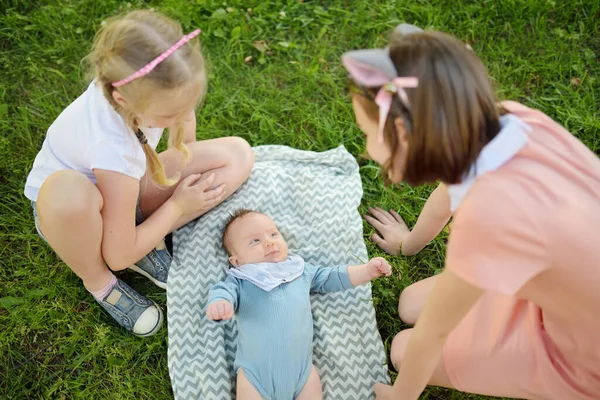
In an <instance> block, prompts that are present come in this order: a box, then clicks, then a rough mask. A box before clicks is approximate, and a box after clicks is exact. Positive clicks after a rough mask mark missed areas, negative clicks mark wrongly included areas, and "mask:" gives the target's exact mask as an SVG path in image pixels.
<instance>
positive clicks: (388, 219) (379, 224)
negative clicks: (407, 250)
mask: <svg viewBox="0 0 600 400" xmlns="http://www.w3.org/2000/svg"><path fill="white" fill-rule="evenodd" d="M369 212H370V213H371V215H372V216H371V215H364V218H365V219H366V220H367V222H368V223H369V224H371V226H373V228H375V229H376V230H377V232H379V234H377V233H374V234H373V236H371V239H372V240H373V241H374V242H375V244H377V245H378V246H379V247H381V249H382V250H383V251H385V252H386V253H388V254H391V255H393V256H397V255H399V254H400V252H401V250H402V242H403V241H404V240H405V239H406V238H407V237H408V235H410V229H408V227H407V226H406V224H405V223H404V220H403V219H402V217H401V216H400V215H398V213H396V211H394V210H390V211H389V212H387V211H385V210H382V209H381V208H379V207H377V208H371V207H369ZM380 235H381V236H380Z"/></svg>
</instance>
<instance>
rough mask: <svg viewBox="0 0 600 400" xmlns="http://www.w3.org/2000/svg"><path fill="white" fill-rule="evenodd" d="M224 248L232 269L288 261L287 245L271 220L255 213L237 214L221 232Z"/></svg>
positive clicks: (243, 212)
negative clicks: (246, 265) (245, 265)
mask: <svg viewBox="0 0 600 400" xmlns="http://www.w3.org/2000/svg"><path fill="white" fill-rule="evenodd" d="M223 247H224V248H225V250H226V251H227V254H229V262H230V263H231V265H233V266H234V267H239V266H241V265H244V264H254V263H262V262H282V261H285V260H286V259H287V256H288V246H287V243H286V242H285V240H284V239H283V236H281V233H280V232H279V230H278V229H277V225H275V222H273V220H272V219H271V218H270V217H269V216H267V215H265V214H263V213H261V212H257V211H252V210H246V209H242V210H238V211H236V212H235V213H234V214H233V215H232V216H231V218H230V219H229V221H227V224H226V225H225V230H224V231H223Z"/></svg>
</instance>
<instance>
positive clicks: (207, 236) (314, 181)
mask: <svg viewBox="0 0 600 400" xmlns="http://www.w3.org/2000/svg"><path fill="white" fill-rule="evenodd" d="M254 152H255V155H256V164H255V167H254V169H253V171H252V174H251V176H250V179H248V181H247V182H246V183H245V184H244V185H243V186H242V187H241V188H240V189H239V190H238V191H237V192H236V193H235V194H234V195H233V196H232V197H231V198H229V199H228V200H227V201H225V202H224V203H223V204H221V205H220V206H219V207H218V208H216V209H215V210H214V211H212V212H210V213H209V214H208V215H205V216H203V217H202V218H200V219H199V220H197V221H195V222H192V223H190V224H188V225H187V226H185V227H184V228H182V229H180V230H179V231H177V232H176V233H175V234H174V238H173V242H174V255H175V257H174V262H173V265H172V267H171V271H170V275H169V281H168V285H167V306H168V313H167V316H168V329H169V350H168V358H169V373H170V376H171V381H172V384H173V392H174V394H175V398H176V399H178V400H181V399H206V400H215V399H229V398H234V393H235V380H234V378H233V376H234V375H233V372H234V371H233V359H234V355H235V338H236V335H237V331H236V327H235V323H229V324H215V323H212V322H210V321H208V320H207V319H206V317H205V315H204V308H205V302H206V298H207V295H208V291H209V288H210V287H211V286H212V284H213V283H215V282H217V281H219V280H221V279H223V278H224V276H225V272H224V271H225V268H226V267H227V262H228V261H227V255H226V253H225V251H224V250H223V249H222V247H221V243H220V239H221V232H222V230H223V228H224V225H225V221H226V219H227V217H228V216H229V214H230V213H232V212H233V211H235V210H236V209H238V208H250V209H255V210H259V211H263V212H265V213H266V214H268V215H270V216H271V217H272V218H273V219H274V220H275V222H276V223H277V224H278V226H279V228H280V230H281V232H282V234H283V235H284V237H285V238H286V240H287V241H288V244H289V247H290V251H292V252H294V253H296V254H299V255H300V256H302V257H304V259H305V260H306V261H307V262H310V263H312V264H314V265H323V266H328V265H331V266H334V265H340V264H356V263H362V262H364V261H365V260H366V259H367V250H366V247H365V244H364V241H363V230H362V221H361V217H360V215H359V213H358V211H357V207H358V205H359V203H360V200H361V197H362V185H361V180H360V176H359V173H358V165H357V164H356V161H355V159H354V157H352V155H351V154H350V153H348V152H347V151H346V149H344V147H338V148H336V149H333V150H330V151H326V152H323V153H315V152H308V151H300V150H295V149H291V148H289V147H285V146H259V147H256V148H254ZM312 305H313V318H314V353H313V354H314V355H313V358H314V363H315V365H316V366H317V368H318V370H319V373H320V375H321V380H322V384H323V393H324V398H325V399H328V400H337V399H340V400H353V399H356V400H365V399H372V398H374V395H373V390H372V388H373V385H374V383H375V382H388V381H389V377H388V371H387V365H386V359H385V354H384V348H383V344H382V342H381V337H380V335H379V332H378V330H377V325H376V321H375V311H374V308H373V305H372V299H371V287H370V285H362V286H359V287H357V288H354V289H352V290H348V291H344V292H338V293H329V294H319V295H315V296H313V297H312ZM282 400H283V399H282Z"/></svg>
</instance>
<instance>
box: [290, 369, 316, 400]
mask: <svg viewBox="0 0 600 400" xmlns="http://www.w3.org/2000/svg"><path fill="white" fill-rule="evenodd" d="M322 398H323V389H322V388H321V378H319V372H318V371H317V368H316V367H315V366H314V365H313V366H312V369H311V371H310V375H309V376H308V380H307V381H306V383H305V384H304V387H303V388H302V390H301V391H300V393H298V396H297V397H296V400H320V399H322Z"/></svg>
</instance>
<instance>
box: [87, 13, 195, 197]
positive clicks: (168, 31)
mask: <svg viewBox="0 0 600 400" xmlns="http://www.w3.org/2000/svg"><path fill="white" fill-rule="evenodd" d="M182 36H183V30H182V28H181V25H179V24H178V23H177V22H175V21H173V20H172V19H170V18H168V17H166V16H164V15H161V14H159V13H156V12H152V11H148V10H138V11H132V12H130V13H128V14H126V15H124V16H118V17H115V18H113V19H111V20H109V21H107V23H106V24H104V26H103V27H102V28H101V29H100V30H99V31H98V33H97V34H96V37H95V39H94V45H93V48H92V52H91V53H90V54H89V55H88V56H87V57H86V60H87V61H88V63H89V66H90V75H91V77H92V78H94V79H96V81H97V83H98V84H99V85H100V86H101V87H102V89H103V91H104V96H105V97H106V99H107V100H108V101H109V103H110V104H111V105H112V106H113V107H114V109H115V110H116V111H117V112H118V113H119V114H121V116H122V117H123V119H124V120H125V122H126V123H127V124H128V125H129V126H130V127H131V129H132V130H133V132H138V129H139V126H138V121H137V120H136V117H135V114H134V110H137V111H138V112H139V111H142V110H144V109H145V108H146V107H148V105H149V104H151V103H152V102H153V101H156V100H157V98H158V96H160V93H161V91H164V90H169V89H179V88H184V87H194V88H197V89H194V90H198V93H197V94H196V93H194V94H196V96H197V97H198V99H199V100H198V101H199V102H200V101H201V99H202V97H203V95H204V93H205V92H206V71H205V66H204V59H203V57H202V53H201V52H200V45H199V43H198V40H197V39H194V40H192V41H190V42H188V43H187V44H185V45H184V46H182V47H181V48H179V49H178V50H177V51H176V52H175V53H173V54H172V55H171V56H169V57H167V58H166V59H165V60H164V61H163V62H161V63H160V64H158V65H157V66H156V68H154V70H153V71H152V72H150V73H149V74H148V75H146V76H144V77H142V78H139V79H135V80H133V81H132V82H130V83H127V84H125V85H123V86H121V87H119V89H118V90H119V93H121V95H122V96H123V97H124V98H125V99H126V100H127V103H128V105H130V106H129V107H128V108H127V109H125V108H123V107H121V106H120V105H119V104H118V103H117V102H116V101H115V100H114V98H113V96H112V93H113V90H116V89H115V88H114V87H113V86H112V82H116V81H118V80H121V79H123V78H125V77H127V76H129V75H131V74H132V73H134V72H135V71H137V70H138V69H140V68H141V67H143V66H144V65H146V64H147V63H149V62H150V61H152V60H153V59H154V58H156V57H157V56H158V55H160V54H161V53H163V52H164V51H165V50H167V49H168V48H169V47H171V46H172V45H173V44H174V43H175V42H177V41H178V40H179V39H181V37H182ZM183 136H184V131H183V123H182V122H178V123H177V124H176V125H175V126H174V127H173V129H169V147H175V148H176V149H178V150H179V151H181V152H182V153H183V154H184V156H185V160H186V162H187V161H189V158H190V151H189V149H188V148H187V146H185V144H184V143H183ZM140 143H141V145H142V148H143V150H144V154H145V155H146V160H147V161H146V163H147V165H148V168H149V170H150V172H151V177H152V179H153V180H154V181H155V182H156V183H158V184H160V185H163V186H170V185H172V184H174V183H176V182H177V181H178V180H179V176H175V177H173V178H170V179H169V178H167V176H166V174H165V170H164V167H163V165H162V164H161V162H160V159H159V158H158V154H157V153H156V151H155V150H154V149H153V148H152V147H151V146H150V144H148V143H144V140H143V138H142V139H140Z"/></svg>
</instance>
